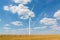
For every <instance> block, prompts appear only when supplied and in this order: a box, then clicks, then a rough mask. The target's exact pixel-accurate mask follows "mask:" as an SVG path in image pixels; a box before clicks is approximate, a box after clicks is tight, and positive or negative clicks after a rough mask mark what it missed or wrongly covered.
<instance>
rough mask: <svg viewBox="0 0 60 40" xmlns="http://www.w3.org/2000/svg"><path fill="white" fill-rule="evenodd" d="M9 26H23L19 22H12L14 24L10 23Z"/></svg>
mask: <svg viewBox="0 0 60 40" xmlns="http://www.w3.org/2000/svg"><path fill="white" fill-rule="evenodd" d="M11 24H12V25H15V26H23V24H22V22H20V21H14V22H11Z"/></svg>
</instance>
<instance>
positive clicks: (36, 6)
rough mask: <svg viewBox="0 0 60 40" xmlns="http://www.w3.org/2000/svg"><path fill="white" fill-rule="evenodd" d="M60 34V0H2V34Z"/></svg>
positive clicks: (0, 15) (0, 22) (0, 26)
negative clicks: (29, 28)
mask: <svg viewBox="0 0 60 40" xmlns="http://www.w3.org/2000/svg"><path fill="white" fill-rule="evenodd" d="M29 17H31V34H60V0H6V1H5V0H0V34H28V32H29V31H28V27H29Z"/></svg>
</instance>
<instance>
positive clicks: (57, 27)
mask: <svg viewBox="0 0 60 40" xmlns="http://www.w3.org/2000/svg"><path fill="white" fill-rule="evenodd" d="M51 30H52V31H53V32H55V31H57V30H60V26H57V25H53V26H51Z"/></svg>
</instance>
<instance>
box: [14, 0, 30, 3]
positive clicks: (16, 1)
mask: <svg viewBox="0 0 60 40" xmlns="http://www.w3.org/2000/svg"><path fill="white" fill-rule="evenodd" d="M13 1H14V2H15V3H20V4H28V2H31V0H13Z"/></svg>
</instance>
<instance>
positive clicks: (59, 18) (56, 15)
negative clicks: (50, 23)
mask: <svg viewBox="0 0 60 40" xmlns="http://www.w3.org/2000/svg"><path fill="white" fill-rule="evenodd" d="M54 17H55V18H56V19H58V20H60V10H58V11H57V12H55V14H54Z"/></svg>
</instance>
